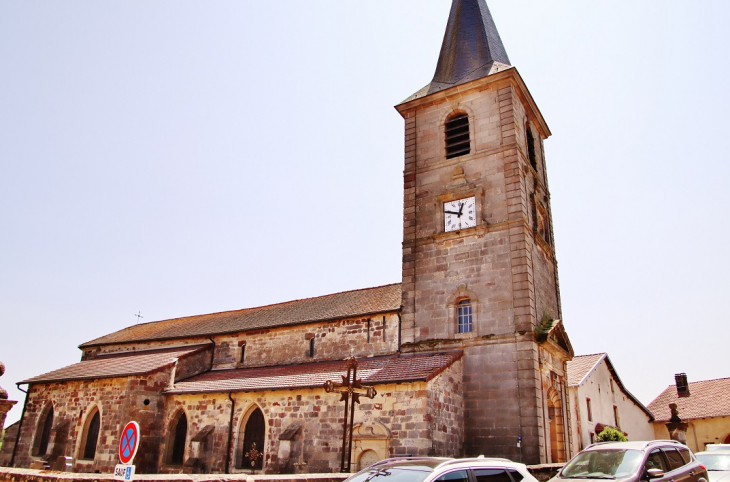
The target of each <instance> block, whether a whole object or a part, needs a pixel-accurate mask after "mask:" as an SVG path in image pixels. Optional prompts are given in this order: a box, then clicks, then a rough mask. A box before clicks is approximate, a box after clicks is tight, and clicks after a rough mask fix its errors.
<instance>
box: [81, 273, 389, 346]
mask: <svg viewBox="0 0 730 482" xmlns="http://www.w3.org/2000/svg"><path fill="white" fill-rule="evenodd" d="M400 288H401V283H391V284H387V285H382V286H375V287H372V288H360V289H355V290H348V291H341V292H338V293H330V294H326V295H321V296H315V297H310V298H302V299H297V300H290V301H284V302H280V303H273V304H269V305H263V306H256V307H251V308H243V309H240V310H229V311H221V312H215V313H206V314H199V315H192V316H184V317H178V318H169V319H166V320H159V321H152V322H147V323H141V324H137V325H132V326H128V327H126V328H122V329H121V330H117V331H115V332H112V333H110V334H107V335H103V336H101V337H98V338H95V339H93V340H90V341H87V342H85V343H82V344H81V345H79V348H82V349H83V348H88V347H92V346H100V345H110V344H124V343H133V342H140V341H151V340H171V339H180V338H190V337H195V336H197V337H200V336H210V335H217V334H225V333H236V332H241V331H250V330H259V329H267V328H275V327H279V326H288V325H292V324H304V323H313V322H318V321H328V320H333V319H339V318H348V317H352V316H363V315H368V314H376V313H385V312H388V311H396V310H399V309H400V293H399V292H400ZM396 291H398V293H396ZM368 295H372V296H371V297H368ZM338 298H339V299H340V300H338ZM333 300H336V301H337V302H336V303H332V302H331V301H333ZM297 306H298V307H299V308H300V310H299V312H297V309H296V308H297ZM257 314H261V316H260V317H259V319H251V318H255V317H256V316H257ZM172 327H175V329H172Z"/></svg>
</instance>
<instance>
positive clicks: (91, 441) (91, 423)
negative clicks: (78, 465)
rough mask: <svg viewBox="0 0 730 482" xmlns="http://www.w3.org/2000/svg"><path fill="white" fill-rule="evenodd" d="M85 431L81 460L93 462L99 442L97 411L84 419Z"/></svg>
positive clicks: (99, 419) (98, 415) (98, 416)
mask: <svg viewBox="0 0 730 482" xmlns="http://www.w3.org/2000/svg"><path fill="white" fill-rule="evenodd" d="M86 420H87V422H86V430H85V431H84V438H83V439H82V440H83V444H84V445H83V447H84V452H83V454H82V456H81V458H82V459H86V460H94V456H95V455H96V443H97V441H98V440H99V427H100V426H101V415H100V414H99V410H98V409H94V413H93V415H91V416H90V417H89V416H87V417H86Z"/></svg>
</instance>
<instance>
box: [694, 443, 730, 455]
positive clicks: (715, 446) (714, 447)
mask: <svg viewBox="0 0 730 482" xmlns="http://www.w3.org/2000/svg"><path fill="white" fill-rule="evenodd" d="M713 450H730V444H707V445H705V452H711V451H713ZM698 453H699V452H698Z"/></svg>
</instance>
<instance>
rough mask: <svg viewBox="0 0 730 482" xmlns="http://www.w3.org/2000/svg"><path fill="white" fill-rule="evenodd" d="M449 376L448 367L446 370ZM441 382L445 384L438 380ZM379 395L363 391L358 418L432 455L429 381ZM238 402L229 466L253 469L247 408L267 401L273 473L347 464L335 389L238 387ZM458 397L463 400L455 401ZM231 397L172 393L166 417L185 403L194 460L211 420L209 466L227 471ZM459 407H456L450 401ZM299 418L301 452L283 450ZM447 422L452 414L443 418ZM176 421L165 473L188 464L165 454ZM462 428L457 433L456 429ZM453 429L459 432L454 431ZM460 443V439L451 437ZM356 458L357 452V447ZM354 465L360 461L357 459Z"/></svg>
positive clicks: (413, 451)
mask: <svg viewBox="0 0 730 482" xmlns="http://www.w3.org/2000/svg"><path fill="white" fill-rule="evenodd" d="M457 372H458V370H455V371H454V372H452V373H450V374H449V375H447V376H448V377H449V378H450V379H452V380H451V381H447V382H445V383H444V384H443V386H454V385H456V384H457V383H458V382H457V378H458V376H457V375H458V373H457ZM442 376H443V375H442ZM434 387H435V388H440V387H441V385H440V384H436V385H434ZM377 390H378V395H377V396H376V397H375V399H373V400H368V399H362V403H361V404H360V405H359V406H357V408H356V413H355V424H356V425H357V424H365V425H367V424H370V423H378V424H382V425H383V426H385V427H387V428H388V429H389V430H390V440H389V441H388V451H389V454H390V455H391V456H397V455H430V454H431V453H432V452H433V450H434V449H433V443H432V441H431V440H430V438H429V433H430V432H429V429H430V426H431V425H432V423H433V418H432V417H431V416H430V415H429V408H428V404H429V400H430V399H431V398H432V396H431V395H429V393H428V392H429V386H428V385H427V384H426V383H425V382H416V383H403V384H392V385H379V386H377ZM232 398H233V400H234V401H235V410H234V414H233V420H232V427H233V429H232V440H231V444H230V447H231V450H230V459H229V467H230V472H232V473H238V472H248V470H243V469H238V468H237V467H240V466H241V464H240V459H241V451H242V447H241V445H242V439H243V434H244V430H243V429H242V427H245V424H246V422H247V420H248V416H249V415H250V413H251V412H252V411H253V410H254V409H255V408H257V407H258V408H260V409H261V411H262V412H263V414H264V419H265V423H266V437H265V443H264V454H265V455H264V470H265V472H266V473H289V472H314V473H321V472H337V471H339V468H340V457H341V441H342V424H343V415H344V404H343V402H341V401H340V400H339V396H338V395H336V394H327V393H326V392H324V390H322V389H302V390H292V391H288V390H287V391H283V390H282V391H262V392H251V393H236V394H232ZM446 403H447V404H448V402H446ZM452 403H458V402H452ZM231 406H232V403H231V401H230V400H229V399H228V396H227V395H224V394H207V395H206V394H198V395H174V396H169V399H168V402H167V405H166V409H165V413H164V421H163V422H162V425H163V426H164V427H171V424H172V421H173V420H174V419H175V416H176V414H177V413H178V411H179V410H184V411H185V414H186V417H187V420H188V435H187V436H188V442H187V444H186V455H185V459H186V460H187V459H188V458H189V457H190V450H191V445H190V440H191V439H192V438H193V437H195V436H196V434H198V433H199V432H200V431H201V430H202V429H204V428H205V427H207V426H209V425H213V426H215V430H214V431H213V432H212V434H211V435H210V436H209V440H208V442H207V443H206V444H207V446H208V447H209V450H208V449H206V454H207V455H206V456H205V457H206V459H205V460H204V461H203V464H204V465H205V466H206V471H210V472H213V473H222V472H224V471H225V465H226V455H225V454H226V450H227V445H228V427H229V420H230V409H231ZM449 410H452V413H453V409H449ZM294 422H301V423H302V424H303V425H302V427H301V429H300V431H299V433H298V434H297V436H296V437H295V438H294V439H293V444H294V447H292V448H291V453H296V454H301V457H300V458H298V459H297V460H289V459H281V458H280V457H279V454H280V449H281V448H282V447H281V445H280V444H281V442H280V440H279V436H280V435H281V434H282V433H283V432H284V431H285V430H286V429H287V428H289V427H290V426H292V424H293V423H294ZM444 422H445V421H444ZM169 433H170V432H169V428H168V432H167V436H166V437H165V440H164V441H163V442H162V446H161V448H160V451H159V453H160V473H181V472H184V471H185V468H184V467H179V466H178V467H174V466H169V465H168V464H166V463H165V455H164V454H166V453H167V452H168V451H169V445H170V444H171V437H170V436H169ZM453 435H455V434H453ZM450 436H452V435H450ZM450 443H453V442H450ZM354 458H355V460H357V454H354ZM353 466H355V465H353Z"/></svg>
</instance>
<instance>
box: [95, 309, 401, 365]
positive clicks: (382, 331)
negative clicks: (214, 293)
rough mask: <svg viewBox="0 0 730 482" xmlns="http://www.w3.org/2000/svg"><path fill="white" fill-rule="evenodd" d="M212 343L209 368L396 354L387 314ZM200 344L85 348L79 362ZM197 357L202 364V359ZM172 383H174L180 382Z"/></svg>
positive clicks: (393, 320)
mask: <svg viewBox="0 0 730 482" xmlns="http://www.w3.org/2000/svg"><path fill="white" fill-rule="evenodd" d="M312 338H314V340H315V341H314V356H313V357H310V356H309V353H310V351H309V350H310V339H312ZM212 339H213V341H214V342H215V354H214V360H213V368H214V369H221V368H240V367H256V366H271V365H289V364H297V363H307V362H312V361H323V360H344V359H345V358H348V357H350V356H356V357H363V356H378V355H389V354H392V353H395V352H396V351H397V349H398V314H397V313H388V314H383V315H373V316H368V317H357V318H349V319H342V320H335V321H327V322H319V323H309V324H303V325H294V326H284V327H279V328H270V329H265V330H253V331H247V332H241V333H236V334H227V335H215V336H213V337H212ZM205 343H210V339H209V338H207V337H197V338H195V337H193V338H186V339H184V340H162V341H149V342H141V343H133V344H119V345H108V346H104V347H94V348H87V349H85V350H84V358H86V359H88V358H92V357H93V356H94V355H95V354H98V353H118V352H126V351H131V350H145V349H152V348H162V347H166V346H180V345H192V344H205ZM244 346H245V349H244V348H243V347H244ZM244 351H245V354H244ZM242 354H244V358H243V361H241V355H242ZM202 358H203V361H204V362H205V357H204V356H203V357H202ZM209 362H210V355H208V361H207V363H209ZM176 378H177V379H180V377H176Z"/></svg>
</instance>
